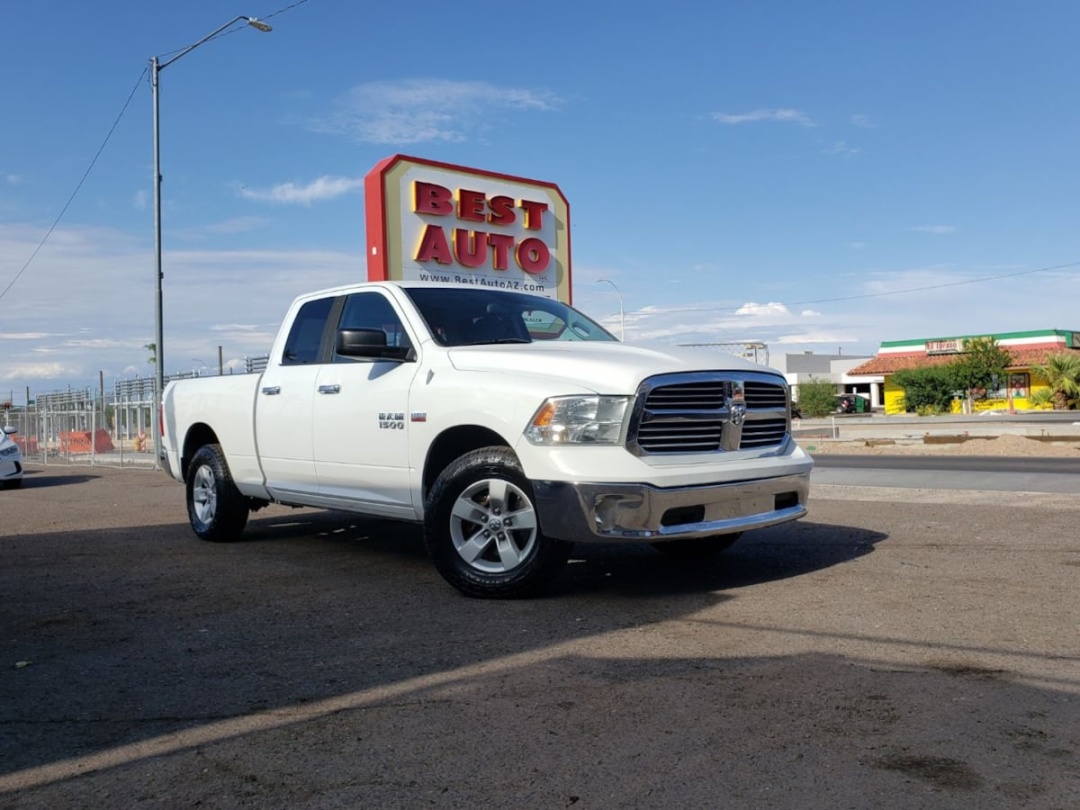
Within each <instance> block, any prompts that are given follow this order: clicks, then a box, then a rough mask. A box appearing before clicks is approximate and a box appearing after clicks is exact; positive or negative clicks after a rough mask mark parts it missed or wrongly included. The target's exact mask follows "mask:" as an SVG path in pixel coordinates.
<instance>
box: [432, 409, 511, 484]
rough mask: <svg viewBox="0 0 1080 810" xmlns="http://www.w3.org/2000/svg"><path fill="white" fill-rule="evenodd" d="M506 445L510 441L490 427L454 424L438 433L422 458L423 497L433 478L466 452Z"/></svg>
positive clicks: (508, 445) (507, 446)
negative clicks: (425, 456)
mask: <svg viewBox="0 0 1080 810" xmlns="http://www.w3.org/2000/svg"><path fill="white" fill-rule="evenodd" d="M492 446H499V447H506V448H508V449H509V448H510V446H511V445H510V442H508V441H507V440H506V438H505V437H503V436H500V435H499V434H498V433H496V432H495V431H494V430H492V429H491V428H486V427H481V426H480V425H456V426H454V427H452V428H448V429H446V430H444V431H443V432H442V433H440V434H439V435H438V436H437V437H436V438H435V441H433V442H432V443H431V446H430V447H429V448H428V452H427V458H426V459H424V477H423V497H424V500H425V501H426V500H427V497H428V494H429V493H430V492H431V488H432V486H434V484H435V480H436V479H437V478H438V477H439V473H441V472H442V471H443V470H445V469H446V468H447V467H448V466H449V465H450V464H451V463H452V462H453V461H454V460H456V459H458V458H461V456H463V455H465V454H466V453H468V452H471V451H473V450H479V449H480V448H481V447H492Z"/></svg>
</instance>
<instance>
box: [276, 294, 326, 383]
mask: <svg viewBox="0 0 1080 810" xmlns="http://www.w3.org/2000/svg"><path fill="white" fill-rule="evenodd" d="M333 305H334V299H333V298H319V299H316V300H315V301H308V302H307V303H306V304H304V305H303V306H302V307H300V311H299V312H297V313H296V320H294V321H293V325H292V329H290V330H289V337H288V339H287V340H286V341H285V353H284V355H283V356H282V358H281V364H282V365H285V366H297V365H304V364H305V363H317V362H319V347H320V346H321V345H322V339H323V334H324V332H325V331H326V319H327V318H328V317H329V316H330V309H331V307H333Z"/></svg>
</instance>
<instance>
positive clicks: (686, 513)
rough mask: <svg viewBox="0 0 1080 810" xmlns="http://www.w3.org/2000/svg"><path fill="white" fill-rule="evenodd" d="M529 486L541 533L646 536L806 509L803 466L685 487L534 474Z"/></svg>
mask: <svg viewBox="0 0 1080 810" xmlns="http://www.w3.org/2000/svg"><path fill="white" fill-rule="evenodd" d="M533 490H534V493H535V495H536V501H537V509H538V510H539V512H540V526H541V528H542V529H543V532H544V534H546V535H548V536H549V537H555V538H559V539H561V540H572V541H577V542H589V541H593V542H604V541H627V540H631V541H632V540H639V541H643V542H649V543H651V542H657V541H661V540H678V539H682V538H688V537H708V536H709V535H714V534H733V533H735V532H742V531H747V530H749V529H761V528H764V527H766V526H774V525H776V524H778V523H786V522H787V521H789V520H797V519H799V518H801V517H803V516H804V515H805V514H806V511H807V509H806V504H807V500H808V498H809V494H810V473H809V472H806V473H799V474H795V475H784V476H779V477H776V478H763V479H756V480H752V481H734V482H730V483H723V484H706V485H703V486H689V487H654V486H652V485H650V484H598V483H581V484H578V483H568V482H565V481H534V482H533Z"/></svg>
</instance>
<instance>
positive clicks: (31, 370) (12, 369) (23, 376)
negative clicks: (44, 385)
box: [0, 363, 76, 382]
mask: <svg viewBox="0 0 1080 810" xmlns="http://www.w3.org/2000/svg"><path fill="white" fill-rule="evenodd" d="M75 373H76V368H75V367H74V366H69V365H65V364H63V363H38V364H36V365H35V364H24V365H18V364H17V365H13V366H5V367H4V369H3V371H2V372H0V380H4V381H5V382H11V381H13V380H51V379H55V378H57V377H65V376H70V375H73V374H75Z"/></svg>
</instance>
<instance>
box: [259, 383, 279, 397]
mask: <svg viewBox="0 0 1080 810" xmlns="http://www.w3.org/2000/svg"><path fill="white" fill-rule="evenodd" d="M262 392H263V393H264V394H266V395H267V396H271V397H272V396H273V395H274V394H280V393H281V386H280V385H265V386H263V390H262Z"/></svg>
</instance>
